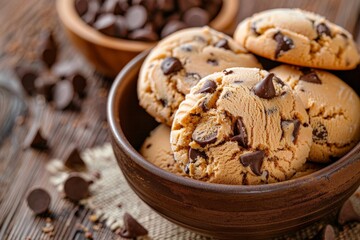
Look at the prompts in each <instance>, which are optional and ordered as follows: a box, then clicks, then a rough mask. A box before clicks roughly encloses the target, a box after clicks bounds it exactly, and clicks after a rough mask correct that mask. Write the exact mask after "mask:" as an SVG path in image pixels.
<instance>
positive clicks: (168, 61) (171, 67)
mask: <svg viewBox="0 0 360 240" xmlns="http://www.w3.org/2000/svg"><path fill="white" fill-rule="evenodd" d="M181 69H183V65H182V63H181V62H180V60H179V59H178V58H175V57H167V58H165V59H164V61H163V62H162V63H161V70H162V71H163V73H164V75H169V74H171V73H177V72H178V71H180V70H181Z"/></svg>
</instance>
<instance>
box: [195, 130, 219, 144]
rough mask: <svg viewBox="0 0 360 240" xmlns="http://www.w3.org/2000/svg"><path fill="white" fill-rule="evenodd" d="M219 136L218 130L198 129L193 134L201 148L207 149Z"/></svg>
mask: <svg viewBox="0 0 360 240" xmlns="http://www.w3.org/2000/svg"><path fill="white" fill-rule="evenodd" d="M217 134H218V132H217V130H213V129H202V128H196V129H195V130H194V132H193V134H192V139H193V140H194V141H195V142H196V143H198V144H199V145H200V146H201V147H205V146H206V145H208V144H212V143H214V142H216V140H217Z"/></svg>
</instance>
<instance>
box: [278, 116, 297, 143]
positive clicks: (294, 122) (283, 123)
mask: <svg viewBox="0 0 360 240" xmlns="http://www.w3.org/2000/svg"><path fill="white" fill-rule="evenodd" d="M291 124H293V125H294V126H293V132H292V142H293V143H295V142H296V140H297V137H298V135H299V130H300V124H301V123H300V121H299V120H298V119H296V120H292V121H291V120H284V121H281V127H282V128H283V129H284V128H287V127H288V126H289V125H291Z"/></svg>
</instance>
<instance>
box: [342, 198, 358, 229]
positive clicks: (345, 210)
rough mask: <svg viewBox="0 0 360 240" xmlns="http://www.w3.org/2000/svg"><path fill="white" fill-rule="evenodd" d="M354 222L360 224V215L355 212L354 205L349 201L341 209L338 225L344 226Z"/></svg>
mask: <svg viewBox="0 0 360 240" xmlns="http://www.w3.org/2000/svg"><path fill="white" fill-rule="evenodd" d="M352 221H357V222H360V213H358V212H356V211H355V209H354V206H353V203H352V202H351V200H349V199H348V200H346V202H345V203H344V205H343V206H342V207H341V209H340V212H339V216H338V223H339V224H340V225H344V224H346V223H347V222H352Z"/></svg>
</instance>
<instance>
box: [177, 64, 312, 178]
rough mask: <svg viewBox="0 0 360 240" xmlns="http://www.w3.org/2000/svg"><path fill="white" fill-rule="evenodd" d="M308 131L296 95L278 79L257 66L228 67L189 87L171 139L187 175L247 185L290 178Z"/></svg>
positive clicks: (303, 158)
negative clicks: (189, 89)
mask: <svg viewBox="0 0 360 240" xmlns="http://www.w3.org/2000/svg"><path fill="white" fill-rule="evenodd" d="M311 132H312V129H311V127H310V125H309V119H308V115H307V113H306V111H305V108H304V106H303V104H302V102H301V100H300V99H299V98H298V97H297V95H295V94H293V92H292V90H291V89H290V87H289V86H287V85H286V84H284V83H283V82H282V81H281V79H279V78H278V77H276V76H272V75H271V74H269V73H268V72H267V71H265V70H260V69H257V68H230V69H227V70H225V71H223V72H218V73H214V74H211V75H209V76H207V77H205V78H203V79H202V80H201V81H200V82H199V83H198V84H197V85H196V86H194V87H193V88H192V89H191V91H190V93H189V94H188V95H187V96H186V99H185V100H184V101H183V102H182V103H181V105H180V107H179V110H178V111H177V113H176V115H175V118H174V123H173V126H172V131H171V140H170V141H171V148H172V150H173V152H174V157H175V160H176V161H177V162H178V164H179V166H180V167H181V168H183V169H184V171H185V173H186V174H187V175H188V176H190V177H192V178H194V179H199V180H203V181H208V182H213V183H223V184H244V185H246V184H261V183H272V182H280V181H283V180H286V179H289V178H291V177H292V176H293V175H294V174H295V173H296V171H297V170H298V169H300V168H301V167H302V166H303V165H304V163H305V161H306V158H307V157H308V154H309V151H310V146H311V143H312V137H311Z"/></svg>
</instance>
